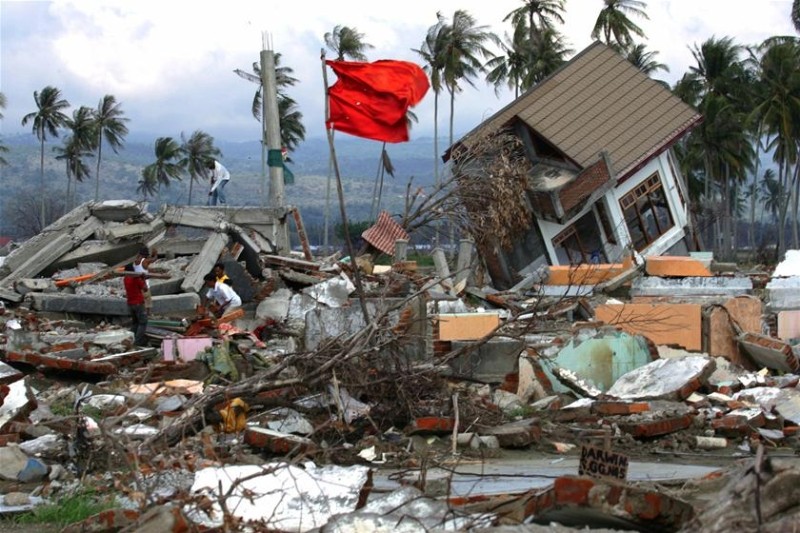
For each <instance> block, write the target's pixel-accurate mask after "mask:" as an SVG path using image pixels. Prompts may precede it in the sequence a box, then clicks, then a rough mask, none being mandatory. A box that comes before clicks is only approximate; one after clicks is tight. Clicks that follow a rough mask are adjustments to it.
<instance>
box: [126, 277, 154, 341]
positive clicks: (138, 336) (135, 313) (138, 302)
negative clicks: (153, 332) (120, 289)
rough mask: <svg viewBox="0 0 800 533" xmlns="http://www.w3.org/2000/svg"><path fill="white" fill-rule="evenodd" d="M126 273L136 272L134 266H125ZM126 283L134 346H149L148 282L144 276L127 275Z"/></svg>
mask: <svg viewBox="0 0 800 533" xmlns="http://www.w3.org/2000/svg"><path fill="white" fill-rule="evenodd" d="M125 271H126V272H131V273H133V272H135V271H134V269H133V264H128V265H126V266H125ZM124 283H125V298H126V300H127V301H128V311H129V312H130V315H131V319H132V320H133V325H132V326H131V331H133V344H135V345H136V346H147V307H145V299H146V297H147V296H148V295H149V294H150V291H149V290H148V288H147V282H146V280H145V279H144V274H140V275H133V276H131V275H126V276H125V277H124Z"/></svg>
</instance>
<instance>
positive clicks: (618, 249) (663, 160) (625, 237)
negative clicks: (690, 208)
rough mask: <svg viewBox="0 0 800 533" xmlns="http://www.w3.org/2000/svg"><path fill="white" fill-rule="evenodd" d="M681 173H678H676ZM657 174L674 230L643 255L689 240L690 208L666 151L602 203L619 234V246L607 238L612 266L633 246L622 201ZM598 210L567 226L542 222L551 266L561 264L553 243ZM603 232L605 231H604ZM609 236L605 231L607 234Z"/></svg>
mask: <svg viewBox="0 0 800 533" xmlns="http://www.w3.org/2000/svg"><path fill="white" fill-rule="evenodd" d="M676 171H677V169H676ZM655 173H657V174H658V176H659V179H660V180H661V186H662V188H663V190H664V195H665V197H666V199H667V204H668V205H669V209H670V214H671V215H672V220H673V221H674V223H675V224H674V226H673V227H672V228H671V229H669V230H668V231H667V232H666V233H664V234H663V235H661V236H660V237H659V238H658V239H656V240H655V241H654V242H652V243H650V245H648V246H647V247H646V248H644V249H643V250H641V251H640V253H641V254H642V255H644V256H648V255H660V254H663V253H665V252H666V251H667V250H669V249H670V248H671V247H672V246H674V245H675V243H677V242H678V241H680V240H681V239H683V238H684V236H685V230H684V228H685V226H686V223H687V220H688V214H687V206H686V204H685V203H684V202H683V201H682V200H681V193H680V192H679V189H678V188H679V184H678V182H677V181H676V177H675V176H674V174H673V171H672V167H671V166H670V164H669V152H668V151H665V152H663V153H662V154H661V155H659V156H658V157H656V158H654V159H653V160H651V161H650V162H648V163H647V164H646V165H645V166H644V167H642V168H641V169H639V171H637V172H636V173H635V174H634V175H633V176H631V177H630V178H629V179H627V180H626V181H625V182H624V183H622V184H621V185H619V186H618V187H616V188H614V189H611V190H610V191H609V192H608V193H606V195H605V196H604V197H603V198H601V199H600V202H604V203H605V206H606V209H607V213H608V216H609V218H610V220H609V222H610V224H611V226H612V231H614V232H615V233H616V241H617V244H613V243H611V242H608V240H607V236H606V238H605V239H604V248H605V253H606V257H608V259H609V261H611V262H620V261H622V259H623V254H624V251H625V249H626V247H628V245H629V244H630V243H631V236H630V234H629V232H628V227H627V225H626V224H625V217H624V216H623V213H622V207H621V206H620V203H619V202H620V199H621V198H622V197H623V196H625V195H626V194H627V193H629V192H630V191H631V190H633V189H634V188H635V187H636V186H638V185H639V184H641V183H642V182H643V181H645V180H646V179H647V178H649V177H650V176H652V175H653V174H655ZM596 209H597V208H596V206H594V205H592V206H588V207H586V208H584V209H583V210H581V212H580V213H578V214H577V215H576V216H574V217H573V218H572V219H570V220H569V221H568V222H567V223H566V224H556V223H554V222H549V221H546V220H538V219H537V223H538V224H539V229H540V231H541V232H542V237H543V238H544V242H545V247H546V248H547V255H548V257H549V258H550V261H551V264H553V265H557V264H559V262H558V258H557V256H556V252H555V248H554V246H553V239H554V238H555V237H556V236H557V235H558V234H559V233H561V232H562V231H564V230H565V229H567V228H568V227H569V226H570V225H572V224H574V223H575V222H576V221H577V220H578V219H579V218H580V217H582V216H584V215H585V214H586V213H587V212H588V211H589V210H593V211H594V212H595V215H596V214H597V211H596ZM601 231H603V228H602V227H601ZM603 234H604V235H605V231H603Z"/></svg>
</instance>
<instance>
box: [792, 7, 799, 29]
mask: <svg viewBox="0 0 800 533" xmlns="http://www.w3.org/2000/svg"><path fill="white" fill-rule="evenodd" d="M792 24H794V29H795V30H797V31H798V32H800V0H794V1H793V2H792Z"/></svg>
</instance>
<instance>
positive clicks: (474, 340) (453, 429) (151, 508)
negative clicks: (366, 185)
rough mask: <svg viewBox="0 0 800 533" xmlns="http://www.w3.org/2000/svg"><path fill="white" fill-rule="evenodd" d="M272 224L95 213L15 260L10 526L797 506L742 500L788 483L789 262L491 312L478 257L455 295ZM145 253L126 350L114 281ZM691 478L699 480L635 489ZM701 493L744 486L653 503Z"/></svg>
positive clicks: (667, 513)
mask: <svg viewBox="0 0 800 533" xmlns="http://www.w3.org/2000/svg"><path fill="white" fill-rule="evenodd" d="M286 214H287V213H286V212H284V213H280V212H277V211H276V210H266V209H258V208H189V207H185V208H178V207H166V208H164V209H163V210H162V211H161V212H159V213H157V214H151V213H148V212H147V210H146V206H144V205H143V204H138V203H135V202H104V203H101V204H94V203H88V204H85V205H82V206H80V207H78V208H76V209H75V210H74V211H73V212H71V213H69V214H68V215H66V216H65V217H63V218H62V219H60V220H59V221H57V222H56V223H54V224H52V225H51V226H49V227H48V228H46V229H45V230H44V231H43V232H42V233H41V234H40V235H38V236H37V237H35V238H34V239H31V240H30V241H28V242H26V243H23V244H22V245H21V246H19V247H17V248H16V249H13V250H12V251H11V252H10V253H9V254H8V255H7V257H5V261H4V263H3V266H2V270H1V271H0V298H1V299H2V300H3V301H4V302H5V306H4V308H3V313H2V315H0V326H1V328H2V331H3V337H2V346H1V347H0V348H1V349H2V351H0V492H2V493H3V500H2V501H0V513H1V514H14V513H19V512H23V511H29V510H31V509H33V508H35V507H36V506H37V505H43V504H45V505H46V503H47V502H57V501H58V499H59V498H60V497H62V496H63V495H65V494H70V493H72V492H75V491H76V490H80V487H82V486H86V485H92V484H94V485H100V486H102V485H105V486H113V488H114V493H115V498H114V500H113V505H112V507H113V508H112V509H109V510H108V511H104V512H103V513H101V514H100V515H97V516H95V517H92V518H90V519H88V520H87V521H86V522H84V523H82V524H75V525H73V526H71V527H72V528H73V530H75V531H78V530H85V529H81V528H90V527H93V526H92V524H94V525H98V524H112V526H108V527H110V528H111V529H108V530H122V529H123V528H129V529H126V531H134V530H137V531H138V530H142V531H144V530H145V529H146V528H148V527H149V528H151V529H149V530H154V529H152V528H157V529H158V530H161V531H183V530H186V529H184V528H190V527H195V528H227V529H228V530H236V529H237V528H245V527H255V528H258V527H262V528H263V527H267V528H270V529H274V530H288V531H310V530H320V531H345V530H352V529H353V528H356V527H360V528H363V529H365V530H381V529H382V530H386V529H388V528H389V527H390V525H389V524H395V523H397V521H398V520H401V519H405V520H411V521H412V522H413V523H414V524H415V525H419V526H420V527H424V528H428V529H430V528H440V527H441V528H450V529H476V530H477V529H482V528H497V530H498V531H499V530H502V526H510V525H514V524H523V523H525V524H530V523H533V522H536V523H539V524H548V523H550V522H558V523H561V524H565V525H570V524H571V525H578V526H591V527H593V528H601V527H610V528H617V527H619V528H623V527H624V528H626V529H630V528H633V529H638V530H641V531H651V530H660V531H679V530H682V529H685V528H690V527H694V526H693V525H692V524H694V525H697V524H700V525H702V527H703V528H707V527H712V526H710V525H708V524H711V523H712V522H713V523H714V524H717V525H718V524H722V523H725V524H729V526H728V527H731V526H732V525H734V524H737V525H742V524H748V525H751V524H753V523H761V524H767V523H769V522H770V521H772V522H773V523H775V524H778V523H783V522H780V521H781V520H783V521H786V520H788V519H787V518H785V514H786V512H788V511H789V510H792V509H793V507H792V506H790V505H789V504H788V503H787V504H785V505H784V504H779V503H777V502H773V503H772V504H769V505H767V504H761V511H759V512H760V513H761V518H760V519H759V518H758V516H757V515H754V514H752V513H749V514H748V511H746V510H745V506H743V505H741V504H739V505H737V503H736V502H737V501H738V500H737V498H758V497H759V496H757V495H758V494H762V493H766V492H769V491H773V492H779V491H781V490H782V489H781V488H780V487H781V486H783V485H781V483H784V481H782V480H783V479H794V478H793V477H792V476H796V473H795V470H794V469H795V468H796V465H793V464H791V461H789V462H787V463H780V461H779V460H778V459H777V456H784V455H793V454H794V450H796V449H797V448H798V440H797V439H798V427H800V391H799V390H798V383H799V382H800V368H798V367H800V359H798V353H800V351H799V350H798V348H797V339H798V338H800V333H798V332H797V331H796V328H795V327H794V325H795V322H796V321H795V320H794V315H795V314H796V313H797V312H798V309H800V299H798V300H797V301H795V299H794V298H793V297H792V295H791V293H789V292H787V291H786V290H785V289H784V287H785V286H787V284H788V286H791V282H787V281H778V280H779V279H780V280H782V279H786V278H787V277H791V276H793V275H800V271H798V272H794V271H793V269H792V266H791V265H790V264H782V265H781V266H779V268H778V269H777V270H776V273H775V274H773V278H772V281H770V282H769V283H768V284H767V283H766V281H765V279H766V275H765V274H764V273H763V272H758V273H754V274H751V275H747V274H741V273H725V274H716V273H713V272H712V269H711V265H705V264H703V263H702V261H701V260H699V259H691V258H670V257H648V258H646V259H644V258H641V257H638V256H635V257H632V258H631V259H630V260H628V261H626V263H624V264H621V265H584V266H581V267H571V268H567V267H549V268H543V269H539V270H537V271H536V272H534V273H532V274H530V276H529V277H528V278H526V279H523V280H521V281H520V282H519V284H518V285H517V286H516V287H514V288H513V289H510V290H506V291H497V290H494V289H493V288H492V287H489V286H485V285H483V284H482V283H481V279H482V276H481V272H480V268H479V265H480V261H479V258H476V257H475V256H474V246H472V243H471V242H470V241H468V240H465V241H463V242H462V246H461V247H460V248H459V254H458V257H457V260H456V261H455V264H456V265H458V266H456V267H455V268H454V271H455V272H454V273H452V274H451V273H450V270H449V266H448V263H449V261H448V260H447V258H446V257H445V255H444V252H443V251H442V250H436V251H434V258H435V263H436V267H435V268H434V269H425V268H422V267H420V266H418V265H417V264H416V263H415V262H413V261H409V260H408V258H407V256H406V246H407V242H406V240H405V239H402V238H397V237H398V235H399V236H400V237H404V236H405V235H400V234H399V233H397V229H396V228H395V227H393V226H391V224H390V223H389V221H388V220H387V219H386V217H384V218H382V219H381V225H376V227H373V228H371V229H370V230H368V232H365V237H368V239H367V243H368V245H369V244H370V243H371V241H372V240H375V241H376V242H380V243H381V247H380V248H375V247H374V246H373V247H371V249H368V250H367V251H368V252H371V253H373V254H374V256H373V257H374V258H377V257H379V256H381V255H383V256H386V255H388V254H387V253H386V252H387V251H388V245H387V239H388V237H387V233H386V232H387V231H391V238H393V239H397V242H396V249H395V253H394V257H392V258H391V260H390V261H388V262H389V263H390V264H388V265H385V266H384V265H380V264H376V263H375V262H373V261H371V260H369V259H368V255H367V254H363V255H362V256H361V257H359V258H357V260H351V259H350V258H344V259H343V258H341V257H340V256H339V254H335V255H331V256H328V257H314V256H312V255H311V253H310V252H309V251H308V249H307V248H306V250H305V252H304V253H303V254H302V255H298V254H296V253H290V252H288V251H287V250H285V249H280V247H279V246H277V245H276V243H279V242H281V239H280V236H279V232H280V231H282V229H281V228H282V227H283V226H282V225H283V224H284V223H285V222H284V220H285V218H286ZM386 228H389V229H386ZM142 246H147V247H149V248H150V249H155V250H156V253H157V259H156V260H155V261H154V262H153V263H152V264H151V265H150V273H151V279H150V283H151V290H152V293H153V295H154V296H153V311H152V314H151V317H150V322H149V324H148V331H147V334H148V339H149V345H148V346H144V347H143V346H134V345H133V334H132V333H131V332H130V331H129V330H128V329H127V327H128V324H127V320H128V317H127V307H126V304H125V298H124V292H123V289H122V281H121V279H122V278H121V274H120V270H119V269H120V267H121V266H123V265H124V264H126V263H128V262H130V261H131V260H132V258H133V256H135V255H136V253H137V251H138V250H139V249H140V248H141V247H142ZM793 257H794V256H793V255H789V254H787V262H789V263H790V262H791V261H792V260H793ZM217 263H222V264H224V265H225V270H226V272H227V273H228V274H229V276H230V277H231V279H232V280H233V284H234V285H233V286H234V288H235V289H236V291H237V293H238V294H240V295H241V297H242V301H243V306H242V307H241V308H239V309H237V310H234V311H231V312H230V313H228V314H225V315H222V316H221V317H214V316H209V315H207V314H205V313H204V312H203V307H204V305H203V304H204V299H203V298H204V295H203V294H202V292H201V291H202V285H203V276H204V275H205V274H206V273H207V272H208V271H209V270H211V268H212V267H213V266H214V265H215V264H217ZM687 273H688V274H689V275H686V274H687ZM357 286H360V287H361V290H357V289H356V287H357ZM773 296H774V297H775V301H774V302H773V301H772V300H771V298H772V297H773ZM772 318H774V320H773V319H772ZM798 323H800V322H798ZM771 324H772V325H777V330H775V329H774V328H771V327H770V325H771ZM521 454H524V455H521ZM756 455H757V458H756V461H757V463H756V465H757V466H755V467H754V466H752V464H743V466H742V470H741V471H738V470H736V469H735V468H727V469H723V468H721V466H720V465H727V466H731V465H735V464H736V463H735V462H736V461H739V460H741V461H744V460H746V459H752V458H753V457H756ZM771 455H775V456H776V459H774V460H773V459H771V458H770V457H771ZM532 457H536V458H538V459H541V458H546V462H545V463H535V462H533V460H532V459H531V458H532ZM587 458H588V459H587ZM509 461H511V463H509ZM587 461H588V462H587ZM593 461H594V462H593ZM598 461H599V463H602V464H599V463H598ZM648 461H649V462H648ZM681 461H686V462H689V463H700V464H701V465H703V468H704V469H700V468H698V470H696V471H695V470H691V473H687V474H686V475H685V476H678V477H676V478H669V477H667V478H665V477H663V476H664V475H667V474H666V473H665V472H662V471H659V472H657V473H653V472H651V471H645V470H646V468H651V467H650V466H647V465H652V464H656V465H659V464H661V465H665V464H676V463H680V462H681ZM751 462H752V461H751ZM536 465H539V466H536ZM608 465H611V466H613V468H609V467H608ZM759 465H760V466H759ZM475 466H477V467H480V469H479V470H478V471H477V472H474V473H470V472H472V471H471V470H470V469H471V468H472V467H475ZM680 466H682V467H683V468H684V471H686V472H688V470H686V468H688V467H687V466H686V465H680ZM493 468H496V469H497V470H495V471H493V470H492V469H493ZM654 468H655V469H656V470H657V471H658V470H663V468H660V467H658V466H656V467H654ZM642 469H645V470H642ZM503 472H505V473H503ZM548 472H549V473H548ZM612 472H613V475H612V474H611V473H612ZM742 472H743V473H742ZM579 473H580V474H582V475H579ZM712 473H714V475H711V474H712ZM495 475H496V476H498V477H497V478H493V477H492V476H495ZM470 476H472V477H470ZM503 476H505V477H503ZM704 476H706V478H707V479H709V480H712V479H720V478H721V477H724V478H728V477H730V478H731V479H734V478H736V476H739V477H738V478H736V479H738V481H732V482H731V483H738V485H736V486H735V488H731V489H730V491H729V492H728V493H727V494H728V496H727V497H728V501H729V504H727V505H722V504H720V505H715V506H713V508H712V507H710V506H707V505H705V502H706V500H704V499H691V498H685V497H684V495H682V494H678V493H677V492H674V491H665V490H663V484H664V483H669V482H675V483H678V482H680V483H681V484H685V483H686V481H687V478H695V479H696V478H702V477H704ZM754 476H755V477H754ZM756 478H757V479H758V483H757V485H758V488H756V489H752V490H751V489H747V490H745V489H743V488H742V487H743V485H742V484H743V483H751V482H753V481H752V480H753V479H756ZM477 483H488V486H478V485H476V484H477ZM659 483H661V485H659ZM699 484H701V483H700V482H698V485H699ZM751 484H752V483H751ZM773 485H774V487H777V488H774V489H773V488H772V487H773ZM748 490H749V492H748ZM765 491H766V492H765ZM754 494H755V495H756V496H754ZM762 499H763V498H762ZM787 501H788V500H787ZM792 512H794V511H792ZM723 515H724V516H723ZM409 517H411V518H409ZM754 517H755V518H754ZM753 520H756V522H753ZM758 520H762V521H761V522H758ZM409 527H412V526H409ZM714 527H717V526H714ZM775 527H777V526H775ZM136 528H140V529H136ZM415 530H417V529H415ZM686 530H688V529H686ZM704 530H706V529H704ZM709 530H711V529H709ZM719 530H720V531H721V530H722V529H719ZM775 530H776V531H777V530H778V529H775Z"/></svg>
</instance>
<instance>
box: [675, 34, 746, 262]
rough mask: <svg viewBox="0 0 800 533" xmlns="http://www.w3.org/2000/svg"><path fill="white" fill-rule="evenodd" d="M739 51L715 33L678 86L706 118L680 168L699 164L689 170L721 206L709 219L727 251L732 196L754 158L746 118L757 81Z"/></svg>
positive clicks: (696, 51) (695, 51)
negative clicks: (754, 80) (700, 179)
mask: <svg viewBox="0 0 800 533" xmlns="http://www.w3.org/2000/svg"><path fill="white" fill-rule="evenodd" d="M741 50H742V47H740V46H738V45H737V44H735V43H734V42H733V40H732V39H731V38H728V37H725V38H722V39H717V38H715V37H712V38H710V39H708V40H706V41H705V42H703V43H702V44H701V45H700V46H697V45H695V46H693V47H692V48H691V51H692V55H693V56H694V58H695V61H696V65H694V66H691V67H690V68H689V72H688V73H687V74H685V75H684V76H683V78H682V79H681V81H680V82H679V83H678V84H677V85H676V88H675V92H676V94H678V95H679V96H680V97H681V98H682V99H683V100H684V101H686V102H687V103H689V104H690V105H693V106H695V107H697V108H698V110H699V111H700V112H701V113H702V115H703V117H704V122H703V123H702V124H701V125H700V126H699V127H698V128H696V129H695V130H694V131H693V132H692V133H691V134H690V135H689V137H688V138H687V142H686V146H687V150H686V152H685V153H686V154H687V157H686V160H685V161H684V162H682V166H683V165H684V164H685V163H687V162H691V164H694V165H697V166H696V167H695V168H696V170H695V172H692V173H691V174H695V175H701V176H702V179H703V187H702V190H703V192H702V193H701V197H702V202H701V204H702V205H703V206H704V207H705V208H709V207H711V206H715V205H716V206H718V207H719V208H720V212H719V213H718V214H717V215H718V216H716V215H714V216H712V217H711V218H710V220H711V221H713V225H709V227H713V228H714V230H715V232H716V234H717V235H720V236H721V238H722V247H723V250H721V252H723V253H724V254H728V253H732V251H733V243H732V238H733V237H734V233H733V232H734V226H733V225H732V224H731V216H732V215H733V211H732V209H731V202H730V200H731V195H732V194H733V192H734V191H735V190H736V189H737V186H736V183H738V182H741V181H743V180H745V179H746V172H747V171H748V170H749V169H750V168H751V167H752V164H753V161H754V160H755V150H754V148H753V144H752V141H753V131H752V128H750V127H749V120H748V117H747V113H748V112H749V109H750V108H752V106H753V104H752V86H753V79H752V75H751V74H749V73H748V71H747V69H746V68H745V65H744V62H743V61H742V60H741V59H740V57H739V56H740V55H741ZM711 214H712V215H713V213H711ZM719 223H721V224H722V226H720V225H719ZM715 242H716V243H717V244H719V242H720V241H719V239H715Z"/></svg>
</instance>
